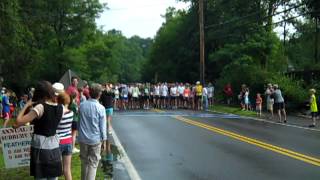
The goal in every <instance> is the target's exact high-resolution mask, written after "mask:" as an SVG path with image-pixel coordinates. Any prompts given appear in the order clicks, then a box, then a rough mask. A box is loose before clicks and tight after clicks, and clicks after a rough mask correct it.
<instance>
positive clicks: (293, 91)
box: [145, 0, 319, 103]
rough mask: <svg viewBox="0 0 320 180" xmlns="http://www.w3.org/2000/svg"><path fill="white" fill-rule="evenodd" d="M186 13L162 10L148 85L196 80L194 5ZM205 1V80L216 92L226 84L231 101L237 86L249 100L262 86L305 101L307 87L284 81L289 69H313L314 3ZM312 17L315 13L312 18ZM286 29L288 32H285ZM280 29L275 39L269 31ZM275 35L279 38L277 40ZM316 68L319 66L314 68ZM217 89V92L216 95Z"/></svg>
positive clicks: (297, 0) (305, 0) (308, 0)
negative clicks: (276, 86)
mask: <svg viewBox="0 0 320 180" xmlns="http://www.w3.org/2000/svg"><path fill="white" fill-rule="evenodd" d="M184 1H185V2H190V3H191V7H190V8H189V9H188V10H187V11H176V10H174V9H168V10H167V13H166V14H165V16H164V17H165V19H166V22H165V23H164V24H163V25H162V27H161V28H160V29H159V31H158V33H157V36H156V37H155V40H154V44H153V46H152V48H151V52H150V58H149V61H148V63H147V65H146V67H147V68H145V69H146V70H147V71H149V72H153V76H149V80H150V81H184V82H192V83H194V82H195V81H196V80H198V79H199V68H198V67H199V25H198V23H199V22H198V4H197V3H198V1H195V0H184ZM204 2H205V9H204V12H205V54H206V58H205V59H206V61H205V67H206V72H205V74H206V80H207V81H214V82H216V83H215V84H216V87H217V88H216V89H218V91H217V93H221V89H222V88H223V87H224V85H225V84H226V83H228V82H230V83H231V84H232V85H233V87H234V91H235V96H236V95H237V94H238V92H239V91H240V86H241V84H247V85H249V86H250V88H251V90H252V91H251V96H252V97H253V96H255V94H256V93H257V92H260V93H263V92H264V87H265V84H266V83H277V84H279V85H280V87H281V89H283V91H284V93H285V95H286V98H287V100H289V101H294V102H296V103H299V102H302V101H304V100H305V99H306V97H307V90H305V89H303V88H309V87H311V86H313V85H312V84H306V83H304V82H301V81H300V80H299V79H292V78H290V77H288V76H286V75H285V74H286V72H288V71H289V70H298V69H299V70H307V67H312V68H313V69H314V68H317V66H318V62H317V61H316V62H315V58H316V56H318V55H317V54H315V51H317V49H318V47H317V45H318V44H319V41H315V38H314V37H315V35H316V34H317V33H319V32H318V31H316V33H315V29H317V28H315V19H316V18H317V17H318V15H319V12H317V11H318V7H319V6H318V5H319V3H318V1H312V0H291V1H290V0H258V1H257V0H247V1H242V0H230V1H223V0H209V1H204ZM315 12H317V13H315ZM289 25H292V26H293V28H294V30H293V29H292V28H291V29H288V26H289ZM277 27H280V28H282V29H283V34H279V33H278V34H277V33H276V32H275V28H277ZM279 35H280V36H279ZM318 67H319V66H318ZM219 89H220V91H219Z"/></svg>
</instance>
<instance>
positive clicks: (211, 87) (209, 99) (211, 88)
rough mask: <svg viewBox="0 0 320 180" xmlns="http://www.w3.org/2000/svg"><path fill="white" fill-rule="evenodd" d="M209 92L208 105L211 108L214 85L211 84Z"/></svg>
mask: <svg viewBox="0 0 320 180" xmlns="http://www.w3.org/2000/svg"><path fill="white" fill-rule="evenodd" d="M207 90H208V104H209V106H212V105H213V98H214V87H213V85H212V83H209V85H208V88H207Z"/></svg>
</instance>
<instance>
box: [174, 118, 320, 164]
mask: <svg viewBox="0 0 320 180" xmlns="http://www.w3.org/2000/svg"><path fill="white" fill-rule="evenodd" d="M174 118H175V119H178V120H180V121H183V122H185V123H188V124H192V125H195V126H198V127H202V128H204V129H207V130H209V131H212V132H215V133H218V134H222V135H225V136H228V137H231V138H234V139H237V140H240V141H242V142H246V143H249V144H252V145H255V146H258V147H261V148H263V149H268V150H270V151H273V152H277V153H280V154H283V155H286V156H289V157H292V158H294V159H298V160H301V161H303V162H306V163H309V164H313V165H315V166H320V159H318V158H314V157H311V156H307V155H304V154H301V153H298V152H294V151H291V150H289V149H285V148H282V147H279V146H275V145H272V144H268V143H265V142H262V141H259V140H256V139H252V138H249V137H245V136H242V135H239V134H236V133H233V132H230V131H226V130H223V129H220V128H217V127H214V126H209V125H207V124H204V123H200V122H196V121H194V120H190V119H187V118H184V117H181V116H174Z"/></svg>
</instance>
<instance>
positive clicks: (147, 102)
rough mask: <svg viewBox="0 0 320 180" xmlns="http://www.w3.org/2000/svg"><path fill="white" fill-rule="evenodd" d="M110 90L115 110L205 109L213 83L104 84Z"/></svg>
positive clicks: (209, 99)
mask: <svg viewBox="0 0 320 180" xmlns="http://www.w3.org/2000/svg"><path fill="white" fill-rule="evenodd" d="M106 86H109V88H110V89H112V93H113V97H114V109H115V110H128V109H150V108H159V109H178V108H184V109H194V110H205V109H207V108H208V106H210V105H212V104H213V101H214V86H213V85H212V83H208V86H206V87H203V86H202V85H201V84H200V82H199V81H198V82H196V83H195V84H188V83H157V84H150V83H145V84H142V83H135V84H110V83H108V84H106Z"/></svg>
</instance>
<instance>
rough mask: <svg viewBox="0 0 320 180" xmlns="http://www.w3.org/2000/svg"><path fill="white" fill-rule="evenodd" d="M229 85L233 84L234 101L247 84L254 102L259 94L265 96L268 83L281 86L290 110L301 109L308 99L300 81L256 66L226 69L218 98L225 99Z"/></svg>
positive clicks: (222, 74)
mask: <svg viewBox="0 0 320 180" xmlns="http://www.w3.org/2000/svg"><path fill="white" fill-rule="evenodd" d="M227 83H231V85H232V87H233V92H234V98H233V99H237V96H238V94H239V93H240V90H241V85H242V84H246V85H247V86H248V87H249V88H250V99H251V102H254V100H255V97H256V94H257V93H260V94H262V95H264V92H265V88H266V85H267V84H268V83H272V84H278V85H279V87H280V89H281V90H282V93H283V95H284V97H285V101H286V103H287V104H288V106H287V107H289V108H290V109H292V108H297V107H299V106H300V105H301V104H302V103H303V102H304V101H305V100H307V99H308V91H307V90H305V89H303V88H302V83H301V82H300V81H296V80H293V79H291V78H289V77H287V76H285V75H282V74H279V73H275V72H268V71H266V70H262V69H261V68H260V67H257V66H256V65H244V64H232V65H229V66H227V67H226V68H224V70H223V71H222V73H221V78H220V79H218V80H217V84H216V86H217V88H216V89H217V91H216V94H217V97H220V98H221V97H223V87H224V86H225V85H226V84H227ZM218 90H219V91H218ZM264 99H265V98H264Z"/></svg>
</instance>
